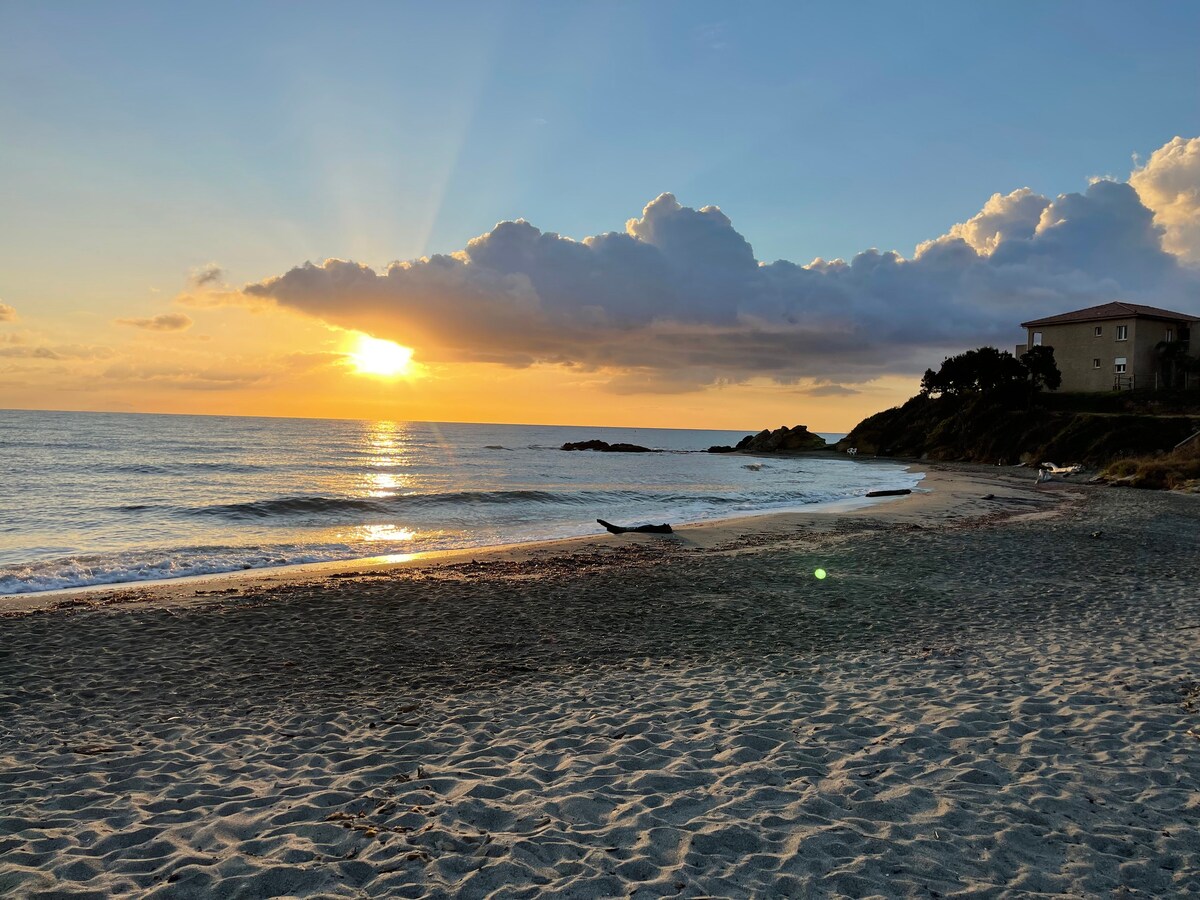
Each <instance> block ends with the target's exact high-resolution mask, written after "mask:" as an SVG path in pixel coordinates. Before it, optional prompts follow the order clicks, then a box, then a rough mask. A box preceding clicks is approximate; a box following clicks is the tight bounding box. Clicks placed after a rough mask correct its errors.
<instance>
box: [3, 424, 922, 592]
mask: <svg viewBox="0 0 1200 900" xmlns="http://www.w3.org/2000/svg"><path fill="white" fill-rule="evenodd" d="M743 434H744V433H743V432H725V431H684V430H666V429H662V430H660V429H641V428H581V427H549V426H546V427H543V426H526V425H465V424H448V423H442V424H439V423H431V422H360V421H334V420H321V419H265V418H240V417H223V416H167V415H124V414H112V413H67V412H25V411H13V410H0V594H15V593H25V592H30V591H43V590H52V589H56V588H65V587H77V586H83V585H94V584H118V583H124V582H132V581H144V580H148V579H160V578H172V577H180V576H186V575H199V574H206V573H213V572H228V571H234V570H238V569H248V568H261V567H268V566H280V565H289V564H297V563H309V562H322V561H332V560H342V559H356V558H365V557H377V556H394V555H400V554H410V553H417V552H421V551H428V550H444V549H453V548H463V547H478V546H489V545H495V544H504V543H516V542H521V541H532V540H542V539H549V538H562V537H571V536H575V535H583V534H594V533H597V532H598V530H599V529H598V526H597V525H596V522H595V520H596V519H597V518H603V519H608V520H610V521H614V522H618V523H621V524H636V523H642V522H655V523H659V522H671V523H672V524H680V523H684V522H700V521H704V520H710V519H718V518H728V517H733V516H742V515H751V514H754V513H759V512H765V511H776V510H789V509H800V508H803V507H806V506H810V505H811V504H817V503H827V502H831V501H839V500H846V499H849V498H854V497H861V496H862V494H863V493H864V492H865V491H867V490H871V489H877V488H901V487H912V486H913V485H915V484H916V482H917V480H918V479H919V477H920V476H919V475H914V474H909V473H907V472H905V470H904V468H903V467H902V466H900V465H896V464H889V463H871V464H864V463H857V462H854V461H852V460H849V459H840V458H839V459H830V458H813V457H801V458H779V459H775V458H764V459H752V458H747V457H745V456H741V455H737V456H732V455H720V454H709V453H703V452H695V451H702V450H704V449H705V448H706V447H708V446H710V445H713V444H730V443H735V442H736V441H737V440H738V439H739V438H741V437H742V436H743ZM590 438H600V439H602V440H606V441H609V442H616V441H627V442H630V443H636V444H642V445H643V446H649V447H657V448H662V449H664V450H667V451H669V452H666V453H653V454H649V453H644V454H624V453H620V454H616V453H593V452H564V451H562V450H560V449H559V447H560V446H561V445H562V444H563V443H564V442H565V441H578V440H586V439H590Z"/></svg>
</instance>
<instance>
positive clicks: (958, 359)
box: [921, 347, 1061, 396]
mask: <svg viewBox="0 0 1200 900" xmlns="http://www.w3.org/2000/svg"><path fill="white" fill-rule="evenodd" d="M1054 371H1055V372H1056V373H1057V371H1058V369H1057V368H1055V370H1054ZM1060 380H1061V376H1060ZM1028 389H1029V370H1028V369H1027V368H1026V367H1025V365H1024V364H1023V363H1022V362H1021V361H1020V360H1018V359H1017V358H1016V357H1015V356H1013V355H1012V354H1011V353H1009V352H1008V351H1006V350H997V349H996V348H995V347H980V348H979V349H978V350H968V351H967V352H966V353H960V354H959V355H958V356H951V357H948V358H946V359H945V360H943V361H942V366H941V368H940V369H938V371H937V372H934V371H933V369H926V370H925V377H924V378H922V379H921V393H922V394H927V395H932V394H938V395H945V394H949V395H952V396H954V395H960V394H967V393H979V394H985V395H989V396H998V395H1003V396H1014V395H1017V394H1020V393H1021V392H1023V391H1027V390H1028Z"/></svg>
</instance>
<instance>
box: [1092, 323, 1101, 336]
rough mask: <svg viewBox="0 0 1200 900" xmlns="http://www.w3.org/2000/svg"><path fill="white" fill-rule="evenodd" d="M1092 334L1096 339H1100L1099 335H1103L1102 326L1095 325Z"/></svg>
mask: <svg viewBox="0 0 1200 900" xmlns="http://www.w3.org/2000/svg"><path fill="white" fill-rule="evenodd" d="M1092 333H1093V334H1095V335H1096V337H1100V335H1102V334H1104V326H1103V325H1097V326H1096V328H1095V331H1093V332H1092Z"/></svg>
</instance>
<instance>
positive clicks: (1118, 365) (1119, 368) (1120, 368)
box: [1113, 356, 1125, 375]
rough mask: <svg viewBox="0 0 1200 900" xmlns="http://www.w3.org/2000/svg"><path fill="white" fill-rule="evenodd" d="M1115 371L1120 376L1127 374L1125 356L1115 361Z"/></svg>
mask: <svg viewBox="0 0 1200 900" xmlns="http://www.w3.org/2000/svg"><path fill="white" fill-rule="evenodd" d="M1113 371H1114V372H1116V373H1117V374H1118V375H1124V374H1125V357H1124V356H1118V357H1117V358H1116V359H1115V360H1114V361H1113Z"/></svg>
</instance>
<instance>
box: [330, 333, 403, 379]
mask: <svg viewBox="0 0 1200 900" xmlns="http://www.w3.org/2000/svg"><path fill="white" fill-rule="evenodd" d="M412 355H413V352H412V348H411V347H402V346H400V345H399V344H397V343H395V342H394V341H385V340H382V339H381V338H373V337H371V336H370V335H366V334H360V335H359V336H358V340H357V342H356V343H355V346H354V349H353V350H351V351H350V352H349V353H347V354H346V360H347V361H348V362H349V363H350V365H352V366H354V371H355V372H357V373H358V374H359V375H382V376H384V377H391V376H394V375H403V374H404V373H405V372H407V371H408V367H409V364H410V363H411V362H412Z"/></svg>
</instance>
